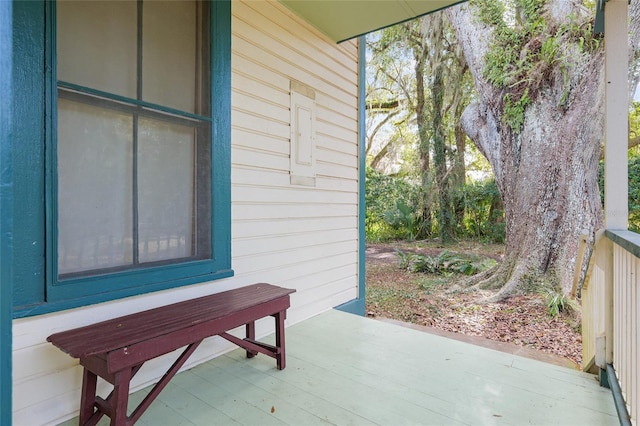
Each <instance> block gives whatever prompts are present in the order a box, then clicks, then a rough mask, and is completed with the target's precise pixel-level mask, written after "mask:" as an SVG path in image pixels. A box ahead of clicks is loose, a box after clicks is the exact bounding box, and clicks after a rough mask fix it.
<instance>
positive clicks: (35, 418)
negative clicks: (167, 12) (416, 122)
mask: <svg viewBox="0 0 640 426" xmlns="http://www.w3.org/2000/svg"><path fill="white" fill-rule="evenodd" d="M232 9H233V21H232V28H233V36H232V51H233V59H232V68H233V74H232V190H231V195H232V217H233V222H232V255H233V259H232V267H233V269H234V271H235V276H234V277H233V278H229V279H225V280H219V281H215V282H212V283H207V284H198V285H193V286H188V287H186V288H180V289H176V290H167V291H164V292H158V293H153V294H149V295H143V296H137V297H132V298H128V299H124V300H120V301H113V302H108V303H103V304H99V305H94V306H89V307H85V308H79V309H74V310H69V311H64V312H59V313H54V314H49V315H43V316H37V317H31V318H25V319H20V320H16V321H14V330H13V333H14V342H13V348H14V369H13V386H14V387H13V391H14V407H13V421H14V424H15V425H16V426H22V425H28V426H35V425H41V424H56V423H59V422H61V421H64V420H66V419H68V418H70V417H73V416H75V415H77V408H78V404H79V392H80V390H79V389H80V380H81V370H80V368H79V367H78V366H77V362H76V360H74V359H72V358H71V357H69V356H67V355H65V354H63V353H62V352H61V351H59V350H58V349H56V348H54V347H53V346H52V345H50V344H48V343H46V341H45V339H46V337H47V336H48V335H50V334H52V333H54V332H56V331H61V330H65V329H69V328H73V327H77V326H81V325H85V324H90V323H93V322H97V321H100V320H103V319H108V318H112V317H114V316H119V315H123V314H126V313H130V312H135V311H140V310H143V309H148V308H151V307H155V306H159V305H164V304H167V303H170V302H175V301H179V300H184V299H188V298H192V297H197V296H200V295H204V294H210V293H215V292H219V291H223V290H228V289H231V288H235V287H240V286H243V285H247V284H251V283H253V282H258V281H265V282H271V283H273V284H277V285H281V286H285V287H290V288H295V289H297V292H296V293H294V294H293V295H292V307H291V309H290V311H289V315H288V320H287V321H288V323H289V324H291V323H294V322H298V321H301V320H303V319H305V318H308V317H310V316H312V315H315V314H317V313H319V312H321V311H324V310H327V309H329V308H332V307H334V306H336V305H339V304H341V303H344V302H347V301H349V300H352V299H354V298H356V296H357V287H358V145H357V143H358V126H357V106H358V99H357V94H358V92H357V70H358V69H357V60H358V55H357V45H356V43H355V42H347V43H343V44H341V45H336V44H334V43H332V42H331V41H329V40H328V39H326V38H325V37H324V36H322V35H321V34H320V33H318V32H317V31H315V30H314V29H313V28H311V27H309V26H308V25H307V24H305V23H304V22H303V21H301V20H300V19H298V18H297V17H296V16H295V15H293V14H292V13H291V12H290V11H289V10H287V9H286V8H284V7H283V6H281V5H280V4H279V3H277V2H274V1H247V2H244V1H234V2H233V7H232ZM292 80H294V81H297V82H299V83H302V84H303V85H305V86H308V87H310V88H311V89H313V90H314V92H315V94H316V98H315V102H316V112H317V116H316V123H315V129H316V148H317V150H316V153H315V155H316V165H315V171H316V184H315V186H313V187H310V186H296V185H292V184H291V183H290V174H289V149H290V146H289V144H290V139H289V138H290V126H289V121H290V113H289V105H290V94H289V90H290V84H291V81H292ZM272 329H273V325H272V322H271V321H270V320H263V321H261V322H260V323H259V324H258V333H259V334H267V333H270V332H272ZM229 347H230V345H229V344H227V343H225V342H221V341H220V339H210V340H209V341H207V342H205V344H203V346H202V347H201V348H200V349H198V351H197V352H196V354H194V356H193V359H192V360H191V361H190V366H192V365H194V364H195V363H199V362H201V361H203V360H206V359H209V358H212V357H214V356H216V355H218V354H220V353H221V352H224V351H226V350H227V349H228V348H229ZM169 358H171V357H170V356H167V357H163V358H160V359H158V360H155V361H153V362H149V363H148V364H147V365H145V367H144V368H143V369H142V370H141V371H140V373H139V374H138V376H136V380H135V381H134V383H133V385H134V389H137V388H139V387H141V386H142V385H146V384H148V383H149V382H152V381H154V380H156V379H157V378H158V377H159V375H161V374H162V373H163V372H164V369H166V366H167V364H168V363H169ZM103 385H104V384H103ZM106 389H107V387H106V386H102V390H103V393H104V391H105V390H106Z"/></svg>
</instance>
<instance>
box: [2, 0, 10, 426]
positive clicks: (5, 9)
mask: <svg viewBox="0 0 640 426" xmlns="http://www.w3.org/2000/svg"><path fill="white" fill-rule="evenodd" d="M11 6H12V3H11V2H10V1H0V424H2V425H10V424H11V417H12V411H13V410H12V400H11V392H12V368H13V367H12V352H11V340H12V331H11V328H12V311H13V303H12V296H13V288H12V284H13V282H12V260H13V258H12V254H11V248H12V242H11V238H12V233H11V229H12V209H13V203H12V199H13V188H12V183H13V178H12V168H11V149H12V147H11V136H10V132H11V127H12V124H11V102H12V96H11V67H12V59H13V56H12V45H11V43H12V37H11V34H12V13H11V10H12V7H11Z"/></svg>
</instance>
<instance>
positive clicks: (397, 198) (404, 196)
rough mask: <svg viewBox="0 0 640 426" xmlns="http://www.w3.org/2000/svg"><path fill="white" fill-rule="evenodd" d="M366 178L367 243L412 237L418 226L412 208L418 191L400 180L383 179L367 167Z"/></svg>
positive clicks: (393, 178) (413, 186)
mask: <svg viewBox="0 0 640 426" xmlns="http://www.w3.org/2000/svg"><path fill="white" fill-rule="evenodd" d="M366 178H367V183H366V190H365V203H366V216H365V232H366V236H367V239H368V240H369V241H388V240H393V239H399V238H411V236H412V235H414V236H415V232H416V229H417V227H418V225H421V221H420V220H419V218H418V217H417V216H416V215H415V213H414V212H415V211H416V209H415V208H414V207H413V206H415V205H417V199H418V197H419V195H418V194H419V187H418V186H417V185H412V184H411V183H409V182H408V181H407V180H406V179H404V178H402V177H397V176H387V175H385V174H382V173H379V172H377V171H375V170H373V169H372V168H370V167H368V168H367V171H366ZM407 226H408V228H407Z"/></svg>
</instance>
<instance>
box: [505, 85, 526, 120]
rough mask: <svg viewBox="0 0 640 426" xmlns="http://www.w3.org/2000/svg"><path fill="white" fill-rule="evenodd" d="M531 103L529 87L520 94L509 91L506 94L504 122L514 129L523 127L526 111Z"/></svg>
mask: <svg viewBox="0 0 640 426" xmlns="http://www.w3.org/2000/svg"><path fill="white" fill-rule="evenodd" d="M530 104H531V98H529V88H526V89H525V91H524V93H523V94H522V95H520V96H514V95H513V94H512V93H507V94H506V95H504V115H503V116H502V122H503V123H505V124H506V125H508V126H509V127H511V128H512V129H521V128H522V125H523V124H524V112H525V110H526V109H527V107H528V106H529V105H530Z"/></svg>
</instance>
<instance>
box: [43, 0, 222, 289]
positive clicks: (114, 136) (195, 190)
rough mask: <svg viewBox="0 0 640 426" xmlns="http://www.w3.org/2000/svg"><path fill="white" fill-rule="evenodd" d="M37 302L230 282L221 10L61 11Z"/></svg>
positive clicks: (127, 6) (184, 4)
mask: <svg viewBox="0 0 640 426" xmlns="http://www.w3.org/2000/svg"><path fill="white" fill-rule="evenodd" d="M51 9H53V10H51V15H52V16H54V17H55V27H54V28H55V30H54V31H52V33H50V34H51V35H52V36H53V35H55V41H53V37H52V40H51V41H50V43H49V44H50V45H51V46H54V47H53V50H54V51H55V52H56V55H55V58H51V62H52V63H54V64H55V67H54V68H55V73H53V75H52V80H53V81H55V89H54V90H52V92H53V94H54V96H52V98H53V99H52V102H51V109H52V114H51V115H52V116H53V119H52V122H51V123H50V124H51V127H52V130H51V132H50V135H49V136H50V139H51V142H52V143H51V145H52V147H54V149H52V150H51V152H52V153H51V158H50V159H49V160H50V164H51V175H50V176H51V182H50V184H49V188H50V192H49V194H50V195H51V196H50V203H49V205H50V206H51V208H50V209H49V215H48V222H47V223H48V227H49V229H48V235H49V236H50V237H52V238H50V240H51V241H50V243H49V244H48V246H47V247H48V252H47V264H48V270H49V272H48V286H47V295H46V297H47V302H55V301H60V300H69V299H74V298H83V297H84V298H86V297H92V296H95V295H100V296H99V297H98V300H108V299H110V298H115V297H121V296H125V295H129V294H137V293H141V292H147V291H152V290H157V289H163V288H169V287H173V286H176V285H182V284H189V283H193V282H199V281H206V280H211V279H214V278H218V277H223V276H230V275H232V271H231V270H230V249H229V246H230V231H229V229H230V213H229V212H230V201H229V176H228V175H229V168H230V159H229V137H230V120H229V114H230V60H229V59H230V58H229V57H230V48H229V45H230V42H229V40H230V31H229V30H230V28H229V27H230V24H229V23H228V21H229V19H230V6H229V3H228V2H196V1H187V0H183V1H152V0H149V1H146V0H138V1H135V0H129V1H59V2H56V3H55V4H53V5H52V6H51Z"/></svg>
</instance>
